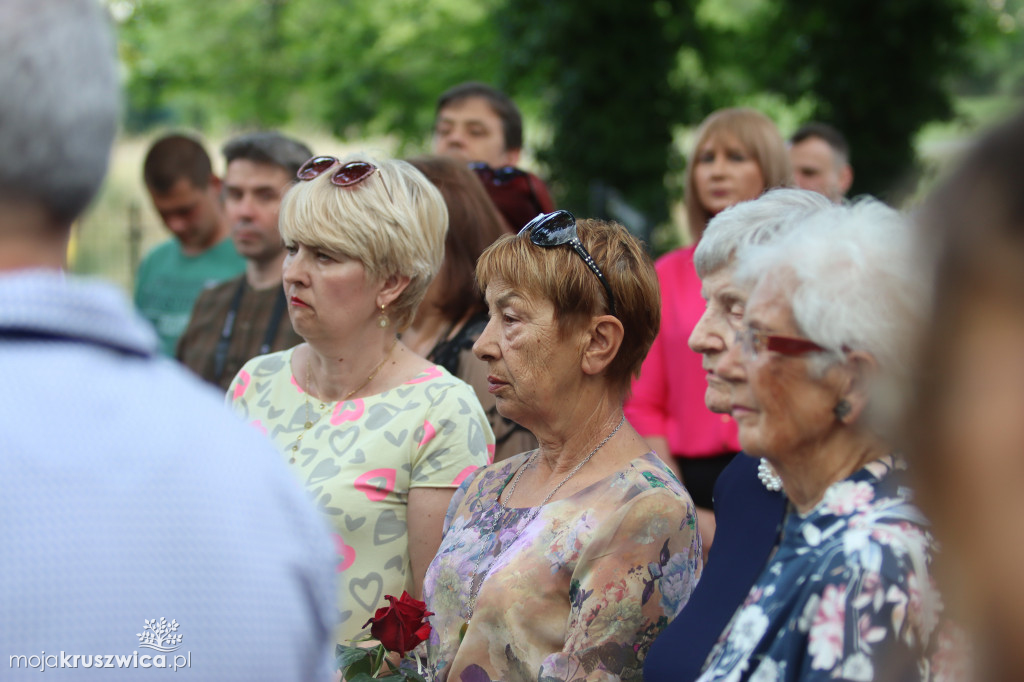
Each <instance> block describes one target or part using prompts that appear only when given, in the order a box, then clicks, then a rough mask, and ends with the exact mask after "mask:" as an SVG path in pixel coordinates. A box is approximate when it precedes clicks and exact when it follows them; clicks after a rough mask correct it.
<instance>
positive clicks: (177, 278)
mask: <svg viewBox="0 0 1024 682" xmlns="http://www.w3.org/2000/svg"><path fill="white" fill-rule="evenodd" d="M143 178H144V180H145V182H146V189H147V190H148V191H149V196H150V198H151V199H152V200H153V206H154V207H155V208H156V211H157V213H159V214H160V218H161V219H162V220H163V221H164V224H165V225H166V226H167V229H168V230H170V231H171V234H173V235H174V238H173V239H169V240H167V241H166V242H164V243H162V244H160V245H159V246H157V247H156V248H154V249H153V250H152V251H150V252H149V253H148V254H147V255H146V257H145V258H144V259H143V260H142V264H141V265H140V266H139V271H138V273H136V276H135V306H136V307H137V308H138V309H139V312H140V313H142V316H143V317H145V318H146V319H148V320H149V321H150V322H151V323H152V324H153V326H154V328H155V329H156V333H157V335H158V336H159V337H160V352H162V353H163V354H164V355H167V356H170V357H173V356H174V348H175V345H176V344H177V342H178V337H179V336H181V334H182V332H184V331H185V327H186V326H187V325H188V319H189V315H190V314H191V312H192V304H193V303H195V300H196V297H197V296H199V293H200V292H201V291H203V289H205V288H207V287H210V286H213V285H215V284H217V283H219V282H222V281H223V280H225V279H230V278H232V277H235V276H236V275H238V274H240V273H241V272H242V271H244V270H245V259H244V258H242V257H241V256H240V255H238V252H237V251H235V246H234V244H233V243H232V242H231V240H230V239H228V236H229V233H230V229H231V228H230V225H229V224H228V222H227V219H226V217H225V215H224V211H223V207H222V205H221V197H220V192H221V181H220V179H219V178H218V177H217V176H216V175H214V174H213V167H212V165H211V163H210V157H209V156H208V155H207V153H206V150H205V149H203V145H202V144H200V143H199V142H198V141H196V140H194V139H192V138H191V137H188V136H185V135H180V134H172V135H167V136H165V137H162V138H160V139H159V140H157V141H156V142H155V143H154V144H153V146H152V147H150V149H149V153H148V154H147V155H146V161H145V163H144V165H143Z"/></svg>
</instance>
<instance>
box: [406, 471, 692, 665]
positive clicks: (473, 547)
mask: <svg viewBox="0 0 1024 682" xmlns="http://www.w3.org/2000/svg"><path fill="white" fill-rule="evenodd" d="M529 454H530V453H525V454H522V455H518V456H515V457H512V458H511V459H508V460H505V461H503V462H500V463H497V464H494V465H492V466H490V467H488V468H486V469H483V470H481V471H479V472H477V473H475V474H474V475H472V476H471V477H470V478H469V479H468V480H467V481H466V482H465V483H464V484H463V485H462V487H460V488H459V490H458V492H456V494H455V497H454V498H453V499H452V504H451V506H450V507H449V509H448V515H447V517H446V519H445V536H444V540H442V542H441V548H440V550H439V551H438V554H437V556H436V557H435V558H434V561H433V562H432V563H431V564H430V568H428V569H427V577H426V581H425V583H424V594H425V599H426V601H427V608H428V609H430V610H431V611H434V612H435V614H436V615H434V616H433V617H432V618H431V624H432V625H433V626H434V631H433V632H432V633H431V639H430V645H429V657H430V664H431V666H432V668H433V669H434V670H435V672H437V674H438V675H439V677H438V678H437V680H438V682H443V681H444V680H445V679H448V680H465V681H467V682H470V681H472V682H477V681H478V680H479V681H484V680H505V681H506V682H514V681H518V680H538V679H549V678H550V679H557V680H577V679H586V680H616V679H639V677H640V669H641V665H642V662H643V658H644V656H645V655H646V652H647V649H648V647H650V645H651V642H652V641H653V640H654V638H655V636H656V635H657V634H658V633H659V632H660V631H661V630H662V629H663V628H664V627H665V626H666V625H667V624H668V622H669V621H670V620H671V619H672V618H674V617H675V616H676V614H677V613H679V611H680V609H682V607H683V605H684V604H685V603H686V600H687V599H688V598H689V596H690V592H691V591H692V590H693V587H694V585H695V584H696V582H697V579H698V577H699V575H700V570H701V547H700V538H699V536H698V534H697V532H696V516H695V511H694V507H693V503H692V502H691V501H690V497H689V495H687V493H686V491H685V490H684V489H683V487H682V485H681V484H680V483H679V481H678V480H676V478H675V477H674V476H673V475H672V474H671V473H670V472H669V471H668V469H667V468H666V467H665V466H664V465H663V464H662V463H661V461H660V460H659V459H658V457H657V456H656V455H655V454H654V453H648V454H646V455H644V456H642V457H639V458H637V459H635V460H633V461H632V462H631V463H630V464H629V466H628V467H626V468H625V469H624V470H622V471H620V472H618V473H615V474H613V475H611V476H609V477H607V478H605V479H604V480H602V481H599V482H596V483H594V484H592V485H590V486H588V487H586V488H584V489H583V490H581V491H579V492H577V493H575V494H573V495H572V496H570V497H567V498H565V499H561V500H557V501H555V502H551V503H549V504H547V505H545V506H543V507H541V508H539V509H538V508H511V507H505V506H504V505H502V504H499V503H498V501H497V500H498V498H499V496H500V494H501V491H502V490H503V489H504V488H505V486H506V485H508V483H509V481H510V480H511V478H512V477H513V476H514V474H515V473H516V471H517V470H518V469H519V468H520V467H521V466H522V465H523V464H524V463H525V462H526V460H527V458H528V457H529ZM483 578H486V579H485V580H484V581H483V583H482V586H481V587H480V589H479V594H478V596H477V600H476V607H475V611H474V613H473V616H472V619H471V620H470V622H469V625H468V626H467V628H466V631H465V637H464V638H462V637H461V636H460V631H461V630H462V627H463V624H464V622H465V621H466V617H467V615H468V606H469V601H470V592H471V587H470V586H471V585H473V584H475V583H478V582H479V581H480V580H481V579H483Z"/></svg>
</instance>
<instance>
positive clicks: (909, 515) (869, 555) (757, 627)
mask: <svg viewBox="0 0 1024 682" xmlns="http://www.w3.org/2000/svg"><path fill="white" fill-rule="evenodd" d="M904 468H905V467H904V465H903V464H902V462H901V461H899V460H894V459H893V458H891V457H886V458H883V459H880V460H877V461H875V462H872V463H871V464H868V465H867V466H866V467H865V468H863V469H861V470H860V471H859V472H857V473H855V474H854V475H853V476H851V477H850V478H848V479H846V480H844V481H840V482H837V483H835V484H833V485H832V486H831V487H830V488H829V489H828V490H827V491H826V493H825V496H824V498H823V499H822V501H821V502H820V503H819V504H818V505H817V506H816V507H815V508H814V509H813V510H811V511H810V512H809V513H808V514H807V515H805V516H802V515H800V514H798V513H795V512H793V511H791V512H790V513H789V515H788V516H787V518H786V521H785V523H784V526H783V531H782V541H781V544H780V546H779V549H778V551H777V552H776V554H775V556H774V557H773V558H772V560H771V561H770V562H769V563H768V565H767V566H766V567H765V570H764V571H763V572H762V573H761V576H760V577H759V578H758V579H757V581H756V582H755V583H754V585H753V587H752V588H751V591H750V593H749V594H748V596H747V598H746V601H745V602H744V603H743V604H742V605H741V606H740V608H739V609H737V611H736V613H735V614H734V615H733V618H732V620H731V621H730V623H729V625H728V626H727V627H726V629H725V631H724V632H723V633H722V636H721V637H720V638H719V640H718V643H717V644H716V645H715V647H714V648H713V649H712V650H711V654H710V655H709V657H708V661H707V663H706V665H705V668H704V671H703V674H702V675H701V677H700V678H699V682H712V681H715V680H729V681H730V682H738V681H739V680H751V681H752V682H753V681H756V682H768V681H774V680H834V679H843V680H865V681H867V680H918V679H922V680H923V679H931V678H933V677H936V676H937V677H940V678H941V677H942V675H941V674H939V672H940V671H936V670H933V669H931V668H932V666H933V665H934V664H935V662H936V661H942V660H943V656H942V655H939V656H934V657H933V654H935V653H936V652H937V651H938V649H939V648H940V647H941V646H942V643H941V641H940V640H942V639H943V637H942V636H940V635H939V626H940V620H941V609H942V602H941V600H940V598H939V595H938V593H937V592H936V590H935V587H934V584H933V582H932V579H931V577H930V576H929V573H928V568H929V563H930V559H931V556H930V554H931V550H932V539H931V536H930V535H929V533H928V531H927V530H926V525H927V522H926V521H925V519H924V518H923V517H922V515H921V512H919V511H918V509H917V508H916V507H914V506H913V504H912V503H911V500H910V497H911V495H910V491H909V490H908V489H907V487H906V481H905V480H904V479H905V472H904ZM948 631H949V630H948V629H946V627H945V623H943V630H942V632H943V633H945V632H948Z"/></svg>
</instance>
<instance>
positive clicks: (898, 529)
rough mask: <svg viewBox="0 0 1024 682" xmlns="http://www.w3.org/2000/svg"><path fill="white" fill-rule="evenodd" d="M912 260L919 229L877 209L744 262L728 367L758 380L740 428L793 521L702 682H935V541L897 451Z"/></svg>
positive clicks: (818, 216) (738, 405)
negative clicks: (893, 422) (896, 407)
mask: <svg viewBox="0 0 1024 682" xmlns="http://www.w3.org/2000/svg"><path fill="white" fill-rule="evenodd" d="M911 254H912V240H911V234H910V230H909V228H908V226H907V225H906V223H905V222H904V221H903V219H902V218H901V217H900V216H899V214H897V213H896V212H895V211H893V210H891V209H889V208H886V207H884V206H882V205H881V204H878V203H877V202H873V201H866V202H862V203H859V204H857V205H854V206H852V207H842V206H836V207H830V208H828V209H825V210H821V211H817V212H816V213H815V214H814V215H813V216H811V217H809V218H806V219H804V220H803V221H801V224H800V225H799V226H798V227H797V228H796V230H795V231H793V232H792V233H790V234H789V235H787V236H786V237H784V238H783V239H781V240H777V241H775V242H773V243H771V244H767V245H763V246H754V247H749V248H747V249H744V250H742V251H741V252H740V255H739V263H738V266H737V273H736V278H737V281H740V282H746V283H748V285H749V286H750V287H751V293H750V297H749V299H748V300H747V304H746V309H745V312H744V317H743V319H744V327H743V330H742V331H741V332H740V333H739V334H738V341H737V343H735V344H734V345H733V347H732V348H731V349H730V350H729V351H728V358H727V359H726V361H725V362H726V364H727V363H728V362H737V363H740V364H741V365H742V371H743V372H744V374H745V376H746V382H745V383H741V384H738V385H736V386H734V387H733V389H732V393H731V396H732V405H731V408H732V414H733V416H734V417H735V419H736V422H737V424H738V426H739V436H740V443H741V444H742V446H743V449H744V451H745V452H746V453H747V454H749V455H753V456H755V457H763V458H765V459H766V460H768V462H770V463H771V465H772V467H773V468H774V470H775V472H776V473H777V475H778V476H779V478H780V479H781V483H782V488H783V490H784V491H785V494H786V496H787V497H788V499H789V502H790V507H789V511H788V513H787V515H786V517H785V520H784V523H783V528H782V534H781V537H780V540H779V544H778V546H777V548H776V550H775V553H774V555H773V557H772V559H771V560H770V561H769V562H768V564H767V565H766V566H765V568H764V570H763V571H762V572H761V574H760V576H759V577H758V578H757V579H756V580H755V581H754V584H753V586H752V587H751V589H750V591H749V593H748V594H747V597H746V599H745V600H744V601H743V603H742V605H741V606H740V607H739V609H738V610H737V611H736V612H735V613H734V614H733V617H732V619H731V621H730V623H729V625H728V626H727V627H726V629H725V630H724V632H723V633H722V634H721V636H720V637H719V640H718V642H717V643H716V645H715V646H714V648H713V649H712V651H711V654H710V656H709V657H708V660H707V664H706V666H705V668H704V670H703V672H702V674H701V676H700V678H699V679H700V680H701V681H702V682H711V681H712V680H748V679H749V680H783V679H784V680H811V679H822V680H824V679H837V678H838V679H844V680H881V679H885V680H888V679H898V680H908V679H925V678H927V677H928V674H929V673H928V671H929V666H930V655H931V654H932V653H933V649H934V648H935V646H936V642H937V640H938V637H937V626H938V623H939V617H940V613H941V601H940V599H939V596H938V594H937V593H936V591H935V590H934V588H933V585H932V580H931V577H930V575H929V565H930V560H931V559H930V557H931V538H930V535H929V533H928V530H927V528H926V522H925V520H924V518H923V517H922V516H921V513H920V512H919V511H918V509H917V508H916V507H915V506H914V504H913V502H912V500H911V494H910V492H909V489H908V488H907V479H906V471H905V465H904V463H903V459H902V457H901V456H900V455H899V454H898V453H896V452H894V451H893V449H892V447H891V445H890V444H889V443H888V442H887V439H886V436H885V434H886V432H887V429H888V427H889V426H890V424H889V423H888V421H889V419H891V416H892V412H893V410H892V397H893V394H894V391H893V390H892V389H893V387H894V386H896V385H899V384H900V383H901V382H902V381H904V380H905V379H906V374H907V360H908V352H907V345H908V341H909V339H910V332H911V331H912V327H913V324H914V322H915V320H917V318H918V316H919V315H920V314H921V313H922V312H923V308H924V299H923V296H922V286H921V283H920V282H919V281H918V278H916V276H915V270H914V268H913V267H911Z"/></svg>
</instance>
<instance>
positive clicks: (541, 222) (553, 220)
mask: <svg viewBox="0 0 1024 682" xmlns="http://www.w3.org/2000/svg"><path fill="white" fill-rule="evenodd" d="M519 234H520V235H524V234H529V237H530V243H532V244H534V245H535V246H542V247H544V248H554V247H556V246H568V247H569V248H571V249H572V250H573V251H575V252H576V255H577V256H579V257H580V258H581V259H582V260H583V262H584V264H586V266H587V267H588V268H590V271H591V272H593V273H594V274H595V275H597V278H598V279H599V280H600V281H601V285H602V286H603V287H604V290H605V293H607V294H608V310H609V312H611V314H612V315H615V296H614V295H613V294H612V288H611V285H609V284H608V280H607V279H606V278H605V276H604V273H603V272H601V268H599V267H597V263H595V262H594V258H593V256H591V255H590V252H589V251H587V249H586V247H585V246H583V242H581V241H580V237H579V233H578V232H577V231H576V217H575V216H573V214H572V213H569V212H568V211H561V210H560V211H554V212H553V213H541V214H540V215H538V216H537V217H536V218H534V219H533V220H531V221H530V222H528V223H526V225H524V226H523V229H521V230H519Z"/></svg>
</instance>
